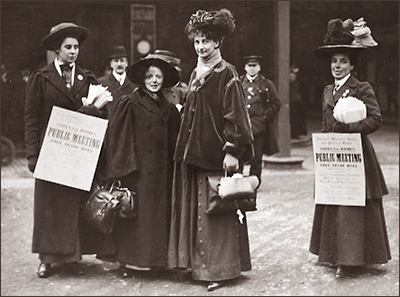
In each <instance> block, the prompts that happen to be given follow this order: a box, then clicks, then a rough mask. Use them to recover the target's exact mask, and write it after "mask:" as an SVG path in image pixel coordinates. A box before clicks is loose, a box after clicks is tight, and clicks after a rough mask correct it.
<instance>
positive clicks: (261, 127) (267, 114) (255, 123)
mask: <svg viewBox="0 0 400 297" xmlns="http://www.w3.org/2000/svg"><path fill="white" fill-rule="evenodd" d="M240 81H241V82H242V85H243V89H244V93H245V98H246V107H247V111H248V113H249V116H250V120H251V128H252V130H253V135H254V136H258V135H263V139H264V148H263V152H264V153H265V154H266V155H268V156H270V155H273V154H276V153H277V152H279V146H278V139H277V136H276V134H275V131H274V128H273V124H272V123H273V121H274V119H275V118H276V116H277V115H278V113H279V110H280V109H281V101H280V99H279V94H278V91H277V89H276V87H275V85H274V83H273V82H272V81H271V80H269V79H267V78H265V77H264V76H263V75H261V74H259V75H257V77H256V78H255V80H254V81H252V82H250V81H249V79H248V78H247V76H246V75H242V76H241V77H240Z"/></svg>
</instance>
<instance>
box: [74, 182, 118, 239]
mask: <svg viewBox="0 0 400 297" xmlns="http://www.w3.org/2000/svg"><path fill="white" fill-rule="evenodd" d="M119 206H120V201H119V199H118V197H117V196H116V195H113V194H112V193H111V191H110V190H108V189H106V188H104V187H99V186H98V185H97V184H95V185H94V187H93V190H92V193H91V195H90V197H89V199H88V201H87V202H86V203H85V205H84V207H83V211H82V215H83V218H84V219H85V220H86V221H88V222H89V223H90V224H91V225H92V226H93V227H94V228H95V229H96V230H97V231H99V232H101V233H105V234H108V233H111V232H112V230H113V228H114V223H115V219H116V217H117V212H118V210H119Z"/></svg>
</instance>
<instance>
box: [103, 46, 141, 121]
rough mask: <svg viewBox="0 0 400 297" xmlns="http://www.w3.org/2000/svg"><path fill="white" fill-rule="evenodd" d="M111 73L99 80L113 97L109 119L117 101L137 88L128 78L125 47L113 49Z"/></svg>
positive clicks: (109, 108) (110, 57)
mask: <svg viewBox="0 0 400 297" xmlns="http://www.w3.org/2000/svg"><path fill="white" fill-rule="evenodd" d="M109 60H110V67H111V69H112V71H111V73H110V74H108V75H105V76H102V77H100V78H99V79H98V81H99V83H101V84H102V85H103V86H106V87H108V90H109V91H110V92H111V94H112V95H113V101H111V102H109V103H107V105H106V106H107V109H108V117H109V118H111V116H112V114H113V109H114V105H115V103H116V101H118V99H119V98H120V97H121V96H122V95H127V94H129V93H131V92H132V91H133V89H134V88H135V87H137V86H136V85H135V84H134V83H133V82H131V81H130V80H129V79H128V78H127V77H126V68H127V67H128V64H129V63H128V54H127V52H126V49H125V47H123V46H121V45H118V46H114V47H113V48H112V49H111V54H110V56H109Z"/></svg>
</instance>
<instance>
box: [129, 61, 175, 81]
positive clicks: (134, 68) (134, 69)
mask: <svg viewBox="0 0 400 297" xmlns="http://www.w3.org/2000/svg"><path fill="white" fill-rule="evenodd" d="M150 66H155V67H157V68H160V69H161V71H162V73H163V75H164V81H163V85H162V87H163V88H171V87H173V86H175V85H176V84H177V83H178V82H179V72H178V70H177V69H176V68H175V66H174V65H172V63H170V62H168V61H167V60H166V59H165V58H163V57H162V55H158V54H157V55H156V54H149V55H147V56H146V57H144V58H143V59H141V60H140V61H138V62H136V63H134V64H132V65H130V66H129V67H128V69H127V70H126V75H127V77H128V79H129V80H130V81H132V82H133V83H135V84H138V85H140V86H144V78H145V74H146V71H147V70H148V69H149V68H150Z"/></svg>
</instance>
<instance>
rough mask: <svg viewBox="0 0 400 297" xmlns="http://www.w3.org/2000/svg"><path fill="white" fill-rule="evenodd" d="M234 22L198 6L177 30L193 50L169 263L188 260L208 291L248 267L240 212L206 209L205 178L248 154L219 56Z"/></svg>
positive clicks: (245, 130) (242, 112) (237, 100)
mask: <svg viewBox="0 0 400 297" xmlns="http://www.w3.org/2000/svg"><path fill="white" fill-rule="evenodd" d="M234 28H235V23H234V18H233V16H232V14H231V12H230V11H229V10H227V9H221V10H219V11H210V12H207V11H204V10H199V11H197V12H196V13H195V14H193V15H192V16H191V18H190V21H189V22H188V24H187V25H186V28H185V33H186V34H187V36H188V38H189V39H190V41H192V42H193V45H194V49H195V51H196V53H197V55H198V60H197V66H196V68H195V69H194V70H193V72H192V74H191V77H190V82H189V87H188V91H187V94H186V97H185V99H186V100H185V106H184V113H183V118H182V124H181V127H180V131H179V135H178V140H177V145H176V149H175V161H176V165H175V166H176V167H175V171H174V181H173V197H172V203H173V204H172V220H171V236H170V243H169V266H170V267H171V268H191V270H192V276H193V278H194V279H195V280H200V281H205V282H208V287H207V288H208V290H209V291H212V290H215V289H216V288H218V287H219V286H220V285H221V282H222V281H224V280H228V279H233V278H236V277H238V276H239V275H240V273H241V271H246V270H250V269H251V265H250V254H249V242H248V237H247V224H246V217H245V216H244V218H243V221H242V223H241V222H240V220H239V219H238V215H237V214H236V213H235V212H234V211H233V212H232V213H228V214H221V215H208V214H207V213H206V208H207V199H206V196H207V194H206V192H207V186H206V178H207V176H222V175H223V174H224V169H225V170H227V171H228V172H234V171H236V170H238V169H239V162H245V161H248V160H249V158H251V157H252V156H253V155H252V142H253V138H252V131H251V127H250V119H249V117H248V114H247V110H246V106H245V99H244V91H243V88H242V85H241V83H240V79H239V76H238V74H237V72H236V69H235V67H234V66H233V65H231V64H230V63H228V62H226V61H225V60H224V59H223V58H222V56H221V45H222V43H223V41H224V38H225V36H226V35H227V34H228V33H230V32H232V31H233V29H234Z"/></svg>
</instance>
